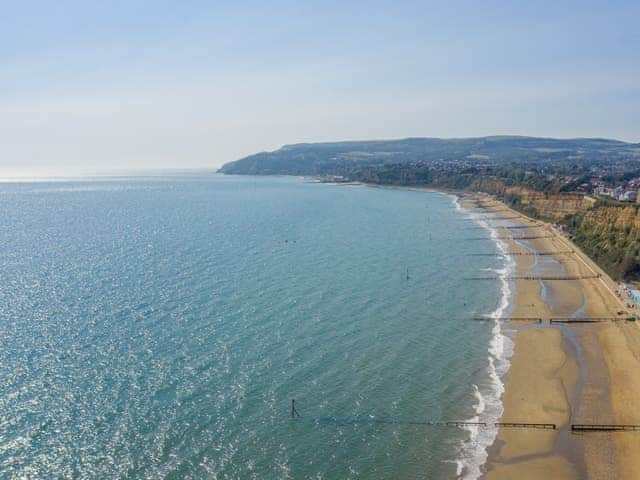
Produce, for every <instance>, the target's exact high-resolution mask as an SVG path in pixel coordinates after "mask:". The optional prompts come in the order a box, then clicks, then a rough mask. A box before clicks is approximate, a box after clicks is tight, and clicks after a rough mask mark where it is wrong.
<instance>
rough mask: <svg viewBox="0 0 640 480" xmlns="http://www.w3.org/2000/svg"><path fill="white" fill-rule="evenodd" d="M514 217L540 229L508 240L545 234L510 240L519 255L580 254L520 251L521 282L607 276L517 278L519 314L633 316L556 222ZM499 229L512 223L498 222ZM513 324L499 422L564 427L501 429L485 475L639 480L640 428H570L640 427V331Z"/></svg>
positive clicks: (491, 208)
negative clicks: (576, 430)
mask: <svg viewBox="0 0 640 480" xmlns="http://www.w3.org/2000/svg"><path fill="white" fill-rule="evenodd" d="M467 202H469V200H468V199H467ZM483 202H485V203H483V204H484V205H485V207H484V208H485V210H486V211H488V212H496V213H494V214H493V216H496V217H497V216H498V215H500V216H509V217H513V216H514V215H519V214H518V213H517V212H515V211H512V210H509V209H507V208H506V207H505V206H504V205H503V204H501V203H498V202H495V201H493V200H487V199H486V198H484V200H483ZM467 205H469V203H467ZM497 212H500V213H497ZM509 221H510V222H511V223H510V225H530V226H531V227H532V228H526V229H525V228H521V229H518V230H515V229H511V230H508V229H506V228H500V229H499V231H500V236H501V237H510V236H513V237H519V236H528V237H537V238H529V239H527V240H517V239H515V240H507V243H508V245H509V249H510V252H512V253H518V252H570V251H573V253H559V254H554V255H547V256H533V255H522V256H519V255H514V259H515V260H516V265H517V266H516V276H526V275H529V276H540V275H546V276H551V275H555V276H563V277H566V276H575V277H583V276H590V277H594V276H595V275H600V277H598V278H585V279H576V280H544V281H541V280H536V279H533V280H532V279H517V280H516V281H515V286H516V291H515V298H514V306H513V311H512V313H511V316H512V317H534V318H542V319H549V318H557V317H589V318H595V317H619V318H621V319H623V318H625V317H626V316H627V314H626V313H625V314H619V312H621V311H624V312H629V313H631V314H635V312H634V311H633V310H629V309H627V308H625V305H624V303H623V302H622V301H621V300H620V299H619V298H618V297H617V296H616V295H615V293H614V292H615V289H616V285H615V282H613V281H612V280H611V279H610V278H609V277H608V276H607V275H606V274H604V272H602V271H601V270H600V269H599V268H598V267H597V266H596V265H595V264H594V263H593V262H592V261H591V260H590V259H589V258H587V257H586V256H585V255H583V254H582V253H581V252H580V251H579V249H578V248H577V247H576V246H575V245H573V244H572V243H571V242H570V241H569V240H568V239H567V238H566V236H564V235H563V234H562V233H561V232H559V231H558V230H556V229H555V228H553V226H551V225H548V224H545V223H543V222H537V221H534V220H532V219H529V218H526V217H524V216H521V217H520V218H518V219H511V220H509ZM494 225H495V226H496V227H498V226H504V225H506V223H505V222H504V221H496V222H494ZM524 232H526V235H525V234H524ZM541 237H545V238H541ZM511 323H512V324H511V327H512V328H513V329H514V330H515V347H514V354H513V357H512V363H511V367H510V371H509V373H508V377H507V381H506V385H505V393H504V395H503V405H504V412H503V415H502V418H501V421H502V422H530V423H553V424H556V426H557V429H556V430H537V429H524V428H521V429H519V428H502V429H500V430H499V432H498V435H497V438H496V440H495V442H494V444H493V446H492V447H491V448H490V450H489V459H488V461H487V464H486V465H485V475H484V478H486V479H490V480H495V479H512V478H515V477H516V476H517V478H519V479H539V478H553V479H583V478H592V479H611V478H627V479H631V478H638V476H637V472H638V471H640V457H638V456H637V452H638V448H640V432H616V433H609V432H590V433H583V434H573V433H571V431H570V425H571V424H572V423H573V424H579V423H584V424H638V423H640V414H638V413H637V412H638V411H639V410H638V408H639V407H640V376H638V375H637V374H636V372H637V371H640V370H639V369H640V329H639V328H638V325H637V324H636V323H635V322H627V321H624V320H620V321H610V322H603V323H577V324H549V323H548V322H543V323H541V324H538V323H535V322H530V323H528V324H526V323H523V322H511Z"/></svg>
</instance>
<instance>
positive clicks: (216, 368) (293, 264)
mask: <svg viewBox="0 0 640 480" xmlns="http://www.w3.org/2000/svg"><path fill="white" fill-rule="evenodd" d="M470 216H471V214H470V213H468V212H465V211H464V210H462V209H460V207H459V206H458V205H457V203H456V201H455V199H454V197H452V196H450V195H444V194H439V193H431V192H425V191H412V190H407V189H391V188H369V187H360V186H344V185H327V184H318V183H311V182H308V181H305V180H303V179H297V178H277V177H271V178H255V177H234V176H220V175H204V174H202V175H197V176H196V175H188V174H184V175H174V176H158V177H122V178H102V179H85V180H74V181H46V182H45V181H41V182H31V183H29V182H27V183H2V184H0V218H1V219H2V221H1V223H0V245H1V248H0V266H1V269H2V270H1V271H2V281H1V282H0V305H1V307H0V478H26V479H31V478H33V479H45V478H82V479H87V478H89V479H94V478H95V479H110V478H119V479H120V478H122V479H125V478H127V479H128V478H130V479H157V478H167V479H182V478H193V479H201V478H214V479H253V478H255V479H286V478H292V479H306V478H313V479H322V478H325V479H338V478H339V479H357V478H362V479H395V478H402V479H432V478H455V477H456V476H457V475H459V476H460V477H461V478H475V477H477V475H478V472H479V468H480V465H481V464H482V462H483V461H484V459H485V456H486V453H485V447H486V446H487V445H488V444H490V443H491V441H492V440H493V437H494V435H495V430H494V429H493V428H481V429H475V428H470V427H467V428H461V427H451V426H438V425H428V424H426V423H425V422H429V421H454V420H463V421H474V420H478V419H480V420H487V421H494V420H495V419H496V418H497V417H498V416H499V415H500V413H501V405H500V402H499V397H500V394H501V393H502V381H501V378H502V377H503V375H504V373H505V372H506V369H507V367H508V357H509V350H510V348H511V347H510V345H511V342H510V340H509V338H508V334H507V336H505V334H504V333H505V332H503V331H501V330H500V325H499V324H497V323H495V322H493V321H487V322H482V321H472V320H469V318H470V317H474V316H478V315H492V314H493V315H494V316H500V315H503V314H504V312H506V311H507V310H508V308H509V305H508V299H509V295H510V293H509V291H510V286H509V284H508V283H507V282H506V280H487V281H468V280H464V278H465V277H470V276H482V275H485V276H487V275H488V276H492V275H505V274H507V273H508V272H509V269H510V268H512V266H510V265H509V264H507V263H505V262H506V261H505V259H504V258H500V257H491V256H486V257H482V256H468V255H466V254H469V253H478V252H495V251H497V249H499V248H501V247H500V245H498V244H497V243H496V240H492V239H491V236H492V235H493V236H495V234H492V232H491V231H489V230H488V229H484V228H481V227H479V223H476V222H473V221H470ZM470 237H482V238H484V240H475V241H474V240H469V238H470ZM292 399H295V401H296V410H297V413H298V414H299V417H296V418H295V419H292V418H291V400H292Z"/></svg>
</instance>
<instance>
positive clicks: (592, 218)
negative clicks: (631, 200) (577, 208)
mask: <svg viewBox="0 0 640 480" xmlns="http://www.w3.org/2000/svg"><path fill="white" fill-rule="evenodd" d="M584 222H585V223H588V224H591V225H594V226H600V227H602V228H605V229H610V230H622V231H629V232H630V231H631V230H636V231H638V232H640V206H638V205H629V206H628V207H613V206H605V205H601V206H598V207H597V208H594V209H591V210H589V211H588V212H586V213H585V214H584Z"/></svg>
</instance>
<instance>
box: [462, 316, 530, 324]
mask: <svg viewBox="0 0 640 480" xmlns="http://www.w3.org/2000/svg"><path fill="white" fill-rule="evenodd" d="M471 320H473V321H476V322H491V321H498V322H536V323H542V318H536V317H497V318H491V317H473V318H472V319H471Z"/></svg>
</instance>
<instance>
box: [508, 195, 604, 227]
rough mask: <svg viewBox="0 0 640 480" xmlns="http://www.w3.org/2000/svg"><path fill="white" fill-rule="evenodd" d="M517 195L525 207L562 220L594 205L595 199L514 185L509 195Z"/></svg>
mask: <svg viewBox="0 0 640 480" xmlns="http://www.w3.org/2000/svg"><path fill="white" fill-rule="evenodd" d="M509 194H511V195H514V194H515V195H517V196H518V197H519V198H520V203H521V205H522V206H523V207H525V208H528V209H534V210H536V211H537V212H538V214H539V215H540V216H541V217H544V218H550V219H554V220H561V219H563V218H564V217H566V216H567V215H572V214H575V213H578V212H585V211H587V210H589V209H590V208H592V207H593V205H594V204H595V200H594V199H592V198H590V197H587V196H585V195H577V194H552V195H546V194H544V193H541V192H536V191H533V190H528V189H523V188H521V187H512V188H509V189H507V195H509Z"/></svg>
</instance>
